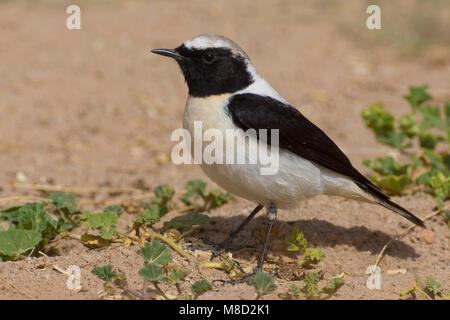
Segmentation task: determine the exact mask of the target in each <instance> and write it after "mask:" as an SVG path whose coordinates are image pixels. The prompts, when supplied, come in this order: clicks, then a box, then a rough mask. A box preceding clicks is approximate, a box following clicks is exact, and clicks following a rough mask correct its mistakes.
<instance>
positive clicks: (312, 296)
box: [287, 273, 345, 300]
mask: <svg viewBox="0 0 450 320" xmlns="http://www.w3.org/2000/svg"><path fill="white" fill-rule="evenodd" d="M320 278H321V276H320V275H319V274H317V273H308V274H306V275H305V278H304V279H303V282H304V284H305V285H304V286H303V287H301V288H300V287H298V286H296V285H294V284H292V285H290V286H289V289H288V292H287V294H288V296H289V297H290V299H295V300H304V299H307V300H323V299H328V298H330V297H331V296H333V295H334V294H335V293H336V292H337V291H338V290H339V289H340V288H341V287H342V286H343V285H344V284H345V281H344V280H343V279H341V278H332V279H331V280H330V281H329V283H328V284H327V285H325V286H323V287H322V288H320V289H319V281H320Z"/></svg>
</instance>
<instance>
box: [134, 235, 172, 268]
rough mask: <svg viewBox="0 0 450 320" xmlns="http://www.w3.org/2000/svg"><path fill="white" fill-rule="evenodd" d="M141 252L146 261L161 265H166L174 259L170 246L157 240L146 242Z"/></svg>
mask: <svg viewBox="0 0 450 320" xmlns="http://www.w3.org/2000/svg"><path fill="white" fill-rule="evenodd" d="M141 254H142V256H143V257H144V259H145V261H148V262H149V263H156V264H159V265H161V266H165V265H166V264H167V263H169V261H171V260H172V255H171V253H170V250H169V248H168V247H167V246H166V245H165V244H164V243H161V242H159V241H155V240H152V241H150V242H146V243H145V246H144V247H143V248H142V249H141Z"/></svg>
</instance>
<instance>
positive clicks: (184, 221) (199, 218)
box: [164, 211, 209, 230]
mask: <svg viewBox="0 0 450 320" xmlns="http://www.w3.org/2000/svg"><path fill="white" fill-rule="evenodd" d="M208 221H209V217H208V216H207V215H204V214H200V213H198V212H197V211H191V212H189V213H187V214H184V215H182V216H178V217H175V218H173V219H172V220H170V221H168V222H166V223H164V227H165V228H166V229H170V228H173V229H177V230H179V229H184V228H189V227H192V226H194V225H199V226H201V225H204V224H205V223H207V222H208Z"/></svg>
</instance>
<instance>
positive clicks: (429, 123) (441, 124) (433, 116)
mask: <svg viewBox="0 0 450 320" xmlns="http://www.w3.org/2000/svg"><path fill="white" fill-rule="evenodd" d="M419 112H420V113H421V114H422V116H423V119H422V122H421V123H420V125H419V130H420V131H425V130H428V129H429V128H431V127H436V128H438V129H440V130H445V129H446V127H447V125H446V121H445V120H444V119H442V118H441V111H440V110H439V107H438V106H429V105H423V106H420V107H419Z"/></svg>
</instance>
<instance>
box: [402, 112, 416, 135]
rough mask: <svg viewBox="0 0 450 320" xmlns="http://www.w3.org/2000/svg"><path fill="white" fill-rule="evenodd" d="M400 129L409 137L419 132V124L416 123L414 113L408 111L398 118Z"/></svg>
mask: <svg viewBox="0 0 450 320" xmlns="http://www.w3.org/2000/svg"><path fill="white" fill-rule="evenodd" d="M398 124H399V127H400V130H402V132H403V133H405V134H406V135H407V136H408V137H409V138H412V137H414V136H415V135H417V133H418V132H419V126H418V124H417V118H416V115H415V114H414V113H409V114H407V115H404V116H403V117H400V119H398Z"/></svg>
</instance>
